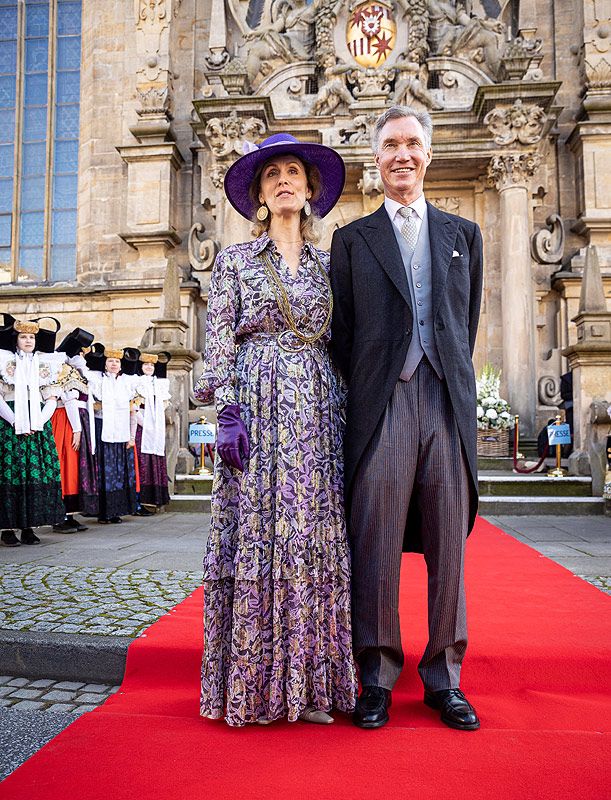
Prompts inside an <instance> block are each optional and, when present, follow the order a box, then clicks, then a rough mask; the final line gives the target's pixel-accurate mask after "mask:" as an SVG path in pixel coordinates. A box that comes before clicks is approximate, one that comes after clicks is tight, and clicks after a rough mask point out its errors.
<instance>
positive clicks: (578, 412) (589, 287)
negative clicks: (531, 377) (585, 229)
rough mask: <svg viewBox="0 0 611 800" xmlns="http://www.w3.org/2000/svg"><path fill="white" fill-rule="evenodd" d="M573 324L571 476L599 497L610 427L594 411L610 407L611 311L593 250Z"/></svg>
mask: <svg viewBox="0 0 611 800" xmlns="http://www.w3.org/2000/svg"><path fill="white" fill-rule="evenodd" d="M573 322H574V323H575V324H576V326H577V343H576V344H574V345H571V347H567V348H566V350H564V351H563V355H565V356H566V357H567V358H568V360H569V369H571V370H572V372H573V426H574V431H573V436H574V440H573V452H572V454H571V456H570V458H569V471H570V472H571V474H573V475H592V492H593V494H597V495H600V494H602V487H603V482H604V477H605V444H606V433H607V428H606V425H604V426H598V425H597V419H596V417H594V419H593V418H592V410H593V407H595V406H596V404H599V405H602V406H603V407H605V408H606V406H607V405H608V403H609V402H610V401H611V382H610V381H609V375H611V312H610V311H607V304H606V301H605V292H604V289H603V282H602V277H601V273H600V266H599V263H598V254H597V251H596V248H595V247H593V246H590V247H588V249H587V252H586V263H585V267H584V274H583V280H582V283H581V296H580V299H579V311H578V313H577V316H576V317H574V318H573ZM598 427H601V430H600V431H599V430H598ZM603 427H604V434H603Z"/></svg>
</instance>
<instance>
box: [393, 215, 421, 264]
mask: <svg viewBox="0 0 611 800" xmlns="http://www.w3.org/2000/svg"><path fill="white" fill-rule="evenodd" d="M398 213H399V214H400V215H401V216H402V217H403V219H404V222H403V225H402V226H401V236H403V238H404V239H405V241H406V242H407V246H408V247H409V254H410V256H412V255H413V254H414V250H415V249H416V243H417V241H418V229H417V227H416V214H415V212H414V209H413V208H410V207H409V206H407V208H405V207H404V208H400V209H399V212H398Z"/></svg>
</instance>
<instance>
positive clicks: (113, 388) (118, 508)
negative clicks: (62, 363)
mask: <svg viewBox="0 0 611 800" xmlns="http://www.w3.org/2000/svg"><path fill="white" fill-rule="evenodd" d="M123 356H124V352H123V350H115V349H111V348H104V347H103V346H102V345H99V344H96V345H94V346H93V351H92V352H91V353H89V354H88V355H87V360H85V358H83V356H80V355H77V356H74V357H73V358H70V359H69V363H70V364H71V365H72V366H75V367H76V368H77V369H78V370H79V372H80V373H81V374H82V375H84V376H85V377H86V378H87V383H88V384H89V391H90V392H91V393H92V394H93V398H94V401H95V402H94V416H95V434H96V437H95V438H96V455H97V460H98V475H99V510H98V522H101V523H103V524H108V523H112V524H117V523H120V522H123V520H122V519H121V516H122V515H123V514H133V513H134V512H135V511H136V472H135V465H134V437H135V434H136V417H135V414H133V413H132V412H131V401H132V399H133V398H134V396H135V394H136V387H135V378H134V377H133V376H131V375H123V374H121V359H122V358H123Z"/></svg>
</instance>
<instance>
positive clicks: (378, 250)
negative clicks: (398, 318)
mask: <svg viewBox="0 0 611 800" xmlns="http://www.w3.org/2000/svg"><path fill="white" fill-rule="evenodd" d="M361 235H362V236H363V239H364V240H365V243H366V244H367V247H369V249H370V250H371V252H372V253H373V255H374V256H375V258H376V261H378V263H379V264H380V266H381V267H382V268H383V269H384V271H385V272H386V274H387V275H388V277H389V278H390V279H391V281H392V282H393V283H394V285H395V286H396V288H397V289H398V290H399V292H400V293H401V296H402V297H403V299H404V300H405V302H406V303H407V305H408V306H409V307H410V310H411V308H412V301H411V298H410V294H409V286H408V285H407V275H406V274H405V266H404V265H403V258H402V257H401V251H400V250H399V245H398V244H397V239H396V238H395V233H394V231H393V228H392V222H391V221H390V218H389V216H388V213H387V211H386V208H385V207H384V203H382V205H381V206H380V208H378V210H377V211H375V212H374V213H373V214H372V215H371V216H370V217H368V218H367V220H366V221H365V227H364V229H362V230H361Z"/></svg>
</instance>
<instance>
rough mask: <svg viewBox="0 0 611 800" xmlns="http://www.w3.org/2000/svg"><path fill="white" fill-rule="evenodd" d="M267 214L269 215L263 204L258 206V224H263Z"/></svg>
mask: <svg viewBox="0 0 611 800" xmlns="http://www.w3.org/2000/svg"><path fill="white" fill-rule="evenodd" d="M268 214H269V208H268V207H267V206H266V205H265V204H263V205H262V206H259V208H258V209H257V219H258V220H259V222H265V220H266V219H267V215H268Z"/></svg>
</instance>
